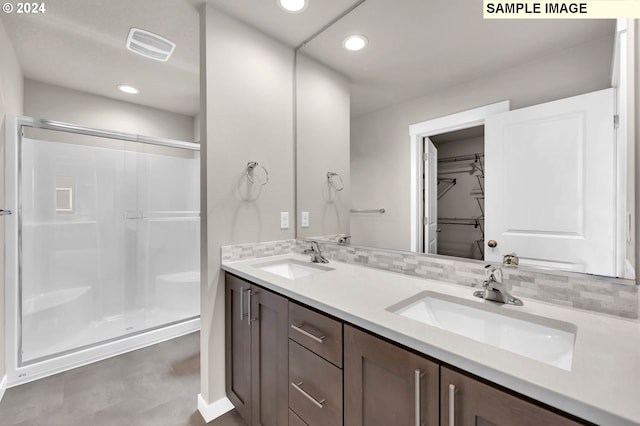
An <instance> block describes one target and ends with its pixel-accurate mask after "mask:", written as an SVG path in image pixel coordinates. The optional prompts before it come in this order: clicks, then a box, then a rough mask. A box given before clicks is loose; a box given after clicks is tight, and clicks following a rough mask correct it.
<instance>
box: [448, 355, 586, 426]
mask: <svg viewBox="0 0 640 426" xmlns="http://www.w3.org/2000/svg"><path fill="white" fill-rule="evenodd" d="M440 374H441V376H440V392H441V398H440V400H441V406H440V412H441V416H442V421H441V424H442V426H454V425H455V426H512V425H518V426H542V425H545V426H546V425H553V426H577V425H582V424H585V423H578V422H576V421H573V420H571V419H569V418H567V417H564V416H562V415H560V414H556V413H555V412H553V411H549V410H547V409H546V408H544V407H540V406H538V405H536V404H533V403H531V402H529V401H526V400H524V399H521V398H518V397H517V396H514V395H512V394H510V393H507V392H505V391H502V390H501V389H498V388H496V387H494V386H491V385H489V384H486V383H483V382H481V381H479V380H477V379H475V378H472V377H469V376H467V375H465V374H461V373H458V372H456V371H453V370H450V369H448V368H446V367H441V372H440Z"/></svg>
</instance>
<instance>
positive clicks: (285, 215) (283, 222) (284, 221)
mask: <svg viewBox="0 0 640 426" xmlns="http://www.w3.org/2000/svg"><path fill="white" fill-rule="evenodd" d="M287 228H289V212H280V229H287Z"/></svg>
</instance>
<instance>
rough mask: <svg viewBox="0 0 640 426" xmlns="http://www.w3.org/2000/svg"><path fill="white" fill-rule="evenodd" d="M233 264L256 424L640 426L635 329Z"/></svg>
mask: <svg viewBox="0 0 640 426" xmlns="http://www.w3.org/2000/svg"><path fill="white" fill-rule="evenodd" d="M223 269H224V270H225V271H227V274H226V303H227V305H226V319H227V323H226V330H227V332H226V338H227V340H226V346H227V352H226V355H227V357H226V359H227V361H226V362H227V395H228V396H229V398H230V399H231V401H232V402H233V403H234V405H235V406H236V408H237V409H238V411H239V412H240V414H241V415H242V416H243V418H244V419H245V420H246V421H247V423H248V424H249V425H269V424H278V425H283V424H289V425H311V426H313V425H342V424H344V425H353V426H356V425H367V426H373V425H390V424H394V425H395V424H398V425H400V424H407V425H408V424H411V425H413V424H416V425H418V424H423V425H438V424H440V425H443V426H445V425H447V426H448V425H471V424H481V425H511V424H516V423H517V424H531V425H578V424H603V425H604V424H607V425H614V424H616V425H617V424H620V425H633V424H639V423H638V422H639V421H640V409H639V408H638V406H637V405H638V404H636V403H635V402H634V401H635V399H636V398H637V395H638V390H639V386H640V385H639V384H638V382H639V380H638V379H640V355H639V354H638V353H637V350H636V349H635V347H636V346H637V342H638V341H640V326H639V325H638V323H637V322H636V321H627V320H620V319H616V318H613V317H610V316H604V315H595V314H591V313H587V312H583V311H579V310H575V309H567V308H560V307H556V306H552V305H549V304H543V303H539V302H535V301H531V300H527V299H525V300H524V301H525V304H524V306H507V305H500V306H496V305H495V304H494V303H493V302H488V301H483V300H479V299H477V298H474V297H473V295H472V291H470V289H469V288H468V287H461V286H457V285H452V284H445V283H441V282H437V281H431V280H426V279H418V278H415V277H408V276H403V275H400V274H395V273H391V272H386V271H381V270H375V269H372V268H367V267H362V266H356V265H351V264H345V263H341V262H336V261H331V263H329V264H328V265H322V266H319V265H318V266H317V265H315V264H311V263H309V261H308V257H305V256H299V255H294V254H290V255H282V256H273V257H270V258H263V259H252V260H244V261H236V262H226V263H224V264H223ZM474 299H475V300H474ZM434 300H435V302H434ZM429 303H431V305H429V306H427V308H424V307H423V305H424V304H427V305H428V304H429ZM458 306H461V308H458ZM420 309H428V310H429V312H430V314H429V315H431V317H432V318H431V319H429V321H431V323H429V322H426V320H425V321H423V320H422V319H420V318H421V317H419V316H418V317H416V316H415V315H417V314H415V312H414V311H416V310H418V311H419V310H420ZM457 309H461V311H457ZM408 311H411V312H413V313H411V314H406V313H407V312H408ZM451 311H454V312H453V314H454V315H467V316H468V315H472V316H473V315H474V311H478V312H479V313H480V314H479V315H480V316H479V317H477V318H476V317H474V318H473V323H476V322H478V321H482V320H484V316H486V315H494V316H495V318H493V319H492V318H490V319H489V320H490V321H502V319H501V318H506V319H505V320H504V324H503V323H502V322H500V323H495V328H496V329H509V327H515V328H514V329H513V330H514V331H512V339H510V340H513V343H510V344H508V345H506V346H504V345H502V346H501V344H500V342H498V341H482V338H481V337H479V336H475V335H473V334H471V335H465V334H464V332H465V331H464V330H455V329H452V328H450V327H449V326H448V325H447V324H446V323H447V322H456V321H455V318H454V319H451V317H447V316H446V314H448V313H449V314H450V313H451ZM411 315H414V316H413V317H412V316H411ZM434 317H435V318H436V320H441V321H442V322H443V323H445V324H439V323H437V322H433V321H434ZM447 319H450V320H451V321H447ZM510 322H511V323H510ZM473 323H471V324H469V325H465V326H464V327H467V328H468V327H472V326H473ZM520 323H522V324H524V327H525V328H522V329H519V328H518V327H521V326H523V325H522V324H520ZM514 324H515V325H514ZM530 326H531V327H533V328H530ZM535 327H542V328H540V329H539V330H538V329H536V328H535ZM489 328H493V327H492V326H491V325H490V326H489ZM519 330H520V331H519ZM497 332H498V330H496V333H497ZM496 333H488V334H489V335H491V336H494V335H496ZM522 333H524V334H525V335H526V336H525V337H526V338H524V339H521V340H522V342H523V343H522V344H520V343H518V335H517V334H522ZM527 333H529V334H527ZM477 334H478V335H479V334H482V330H477ZM498 334H499V333H498ZM540 335H544V336H546V337H545V338H546V339H548V340H557V339H564V338H568V339H570V345H569V346H570V347H568V346H567V344H566V342H565V343H562V342H561V343H560V344H558V345H557V346H554V345H553V342H544V341H543V340H540V341H536V338H539V337H540ZM469 336H471V337H469ZM567 336H568V337H567ZM505 339H508V336H501V337H500V338H499V339H498V340H505ZM531 341H533V342H534V345H532V346H529V347H528V346H526V343H527V342H531ZM634 342H635V343H634ZM523 345H524V346H523ZM536 351H538V352H541V353H534V352H536ZM545 351H546V352H545ZM514 422H516V423H514Z"/></svg>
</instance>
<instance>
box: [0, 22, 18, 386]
mask: <svg viewBox="0 0 640 426" xmlns="http://www.w3.org/2000/svg"><path fill="white" fill-rule="evenodd" d="M22 108H23V77H22V70H21V69H20V64H19V63H18V58H17V56H16V54H15V51H14V50H13V46H12V45H11V41H10V40H9V36H8V35H7V32H6V30H5V28H4V25H3V23H2V20H0V146H1V147H2V149H0V200H2V204H1V205H0V206H1V207H0V208H4V118H5V115H7V114H9V115H21V114H22ZM4 284H5V283H4V220H1V219H0V381H2V379H3V378H4V375H5V373H6V371H7V370H6V368H5V335H4V328H5V323H4V311H5V300H4Z"/></svg>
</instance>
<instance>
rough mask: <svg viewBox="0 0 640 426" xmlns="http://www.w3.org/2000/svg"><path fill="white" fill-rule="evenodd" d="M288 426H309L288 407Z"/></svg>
mask: <svg viewBox="0 0 640 426" xmlns="http://www.w3.org/2000/svg"><path fill="white" fill-rule="evenodd" d="M289 426H309V425H307V424H306V423H305V422H303V421H302V419H301V418H300V417H298V415H297V414H296V413H294V412H293V411H291V408H289Z"/></svg>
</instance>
